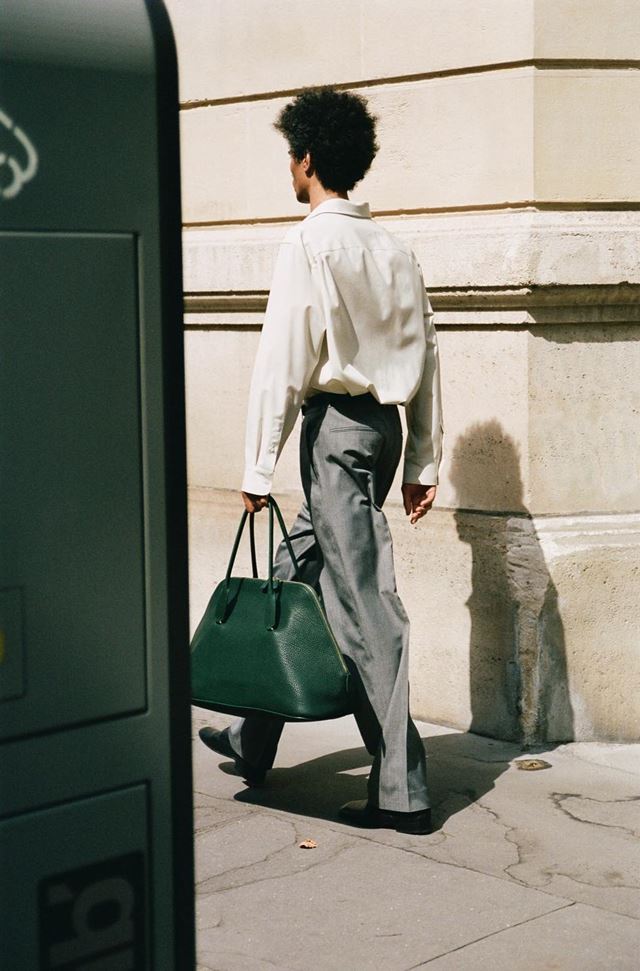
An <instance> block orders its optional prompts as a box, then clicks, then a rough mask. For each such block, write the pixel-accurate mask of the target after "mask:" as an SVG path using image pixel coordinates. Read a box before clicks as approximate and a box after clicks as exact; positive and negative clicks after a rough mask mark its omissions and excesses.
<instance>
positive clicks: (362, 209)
mask: <svg viewBox="0 0 640 971" xmlns="http://www.w3.org/2000/svg"><path fill="white" fill-rule="evenodd" d="M323 212H339V213H341V214H342V215H343V216H356V217H358V218H359V219H371V211H370V209H369V203H368V202H352V201H351V199H325V201H324V202H321V203H320V205H319V206H316V208H315V209H314V210H313V212H310V213H309V215H308V216H307V217H306V218H307V219H313V217H314V216H319V215H320V214H321V213H323Z"/></svg>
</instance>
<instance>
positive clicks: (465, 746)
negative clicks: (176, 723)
mask: <svg viewBox="0 0 640 971" xmlns="http://www.w3.org/2000/svg"><path fill="white" fill-rule="evenodd" d="M423 743H424V744H425V748H426V751H427V777H428V780H429V791H430V794H431V803H432V807H433V816H434V826H435V828H440V827H441V826H442V825H443V824H444V823H445V822H446V821H447V819H449V817H451V816H454V815H455V814H456V813H458V812H460V811H461V810H462V809H465V808H466V807H467V806H468V805H469V804H470V803H472V802H475V800H477V799H479V798H481V797H482V796H483V795H484V794H485V793H486V792H488V791H489V790H491V789H493V787H494V784H495V781H496V779H497V778H498V777H499V776H500V775H501V774H502V773H503V772H505V771H506V770H507V769H508V768H509V764H510V762H511V760H512V759H514V758H516V757H518V756H521V755H522V749H521V747H520V746H519V745H518V744H516V743H513V742H501V741H496V740H494V739H489V738H483V737H481V736H479V735H473V734H471V733H469V732H455V733H452V734H442V735H433V736H431V737H429V738H423ZM370 764H371V758H370V756H369V755H368V754H367V752H366V749H365V748H364V747H362V748H360V747H358V748H351V749H343V750H342V751H338V752H333V753H331V754H329V755H322V756H320V757H319V758H315V759H311V760H310V761H308V762H301V763H300V764H299V765H295V766H291V767H288V768H278V767H277V764H276V767H275V768H274V769H272V770H271V771H270V772H269V774H268V776H267V782H266V784H265V786H264V787H260V788H246V789H244V790H242V791H241V792H238V793H236V795H235V799H236V800H238V801H239V802H243V803H249V804H251V805H255V806H264V807H268V808H270V809H279V810H281V811H283V812H290V813H295V814H297V815H300V816H309V817H312V818H316V819H327V820H336V819H337V810H338V808H339V807H340V806H341V805H342V804H343V803H345V802H348V801H349V800H351V799H363V798H365V797H366V777H367V773H366V771H365V772H357V771H356V770H361V769H365V770H366V768H367V767H368V766H369V765H370ZM221 767H222V769H223V771H229V770H230V768H231V763H230V762H225V763H222V766H221Z"/></svg>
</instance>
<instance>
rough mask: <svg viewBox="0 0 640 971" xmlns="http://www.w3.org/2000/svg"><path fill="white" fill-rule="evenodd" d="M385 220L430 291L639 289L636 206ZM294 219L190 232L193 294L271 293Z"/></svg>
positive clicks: (187, 278)
mask: <svg viewBox="0 0 640 971" xmlns="http://www.w3.org/2000/svg"><path fill="white" fill-rule="evenodd" d="M379 219H380V222H381V223H382V224H383V225H384V226H386V227H387V228H388V229H389V230H390V231H391V232H393V233H395V234H397V235H398V236H399V237H400V238H402V239H403V240H404V241H405V242H406V243H407V244H408V245H409V246H411V247H412V249H413V250H414V252H415V253H416V256H417V257H418V259H419V261H420V264H421V266H422V268H423V271H424V276H425V282H426V285H427V289H428V290H429V292H433V291H435V292H439V291H447V290H453V291H454V293H455V291H457V290H463V291H464V292H468V293H480V292H482V291H491V290H493V291H505V290H509V291H522V290H527V289H530V290H532V291H534V292H535V291H536V288H558V287H589V288H591V289H593V290H594V292H597V287H598V286H599V287H602V286H609V287H611V286H616V285H619V284H640V261H639V260H638V252H640V211H638V210H605V211H599V210H598V211H573V210H557V211H546V210H545V211H541V210H535V209H526V210H509V209H505V210H504V211H500V212H494V211H490V212H459V213H447V214H439V215H435V214H431V215H403V216H400V215H398V216H383V217H379ZM294 223H295V220H291V221H287V222H278V223H266V224H265V223H260V224H253V223H246V224H241V225H231V226H229V225H218V226H214V225H212V226H208V227H206V228H202V227H200V228H187V229H185V231H184V234H183V247H184V286H185V290H186V291H187V292H188V293H189V294H207V293H215V294H222V293H229V294H247V295H248V294H252V295H254V296H255V295H259V294H261V293H262V294H266V293H267V291H268V288H269V285H270V282H271V275H272V273H273V266H274V262H275V258H276V254H277V251H278V246H279V244H280V241H281V240H282V238H283V236H284V234H285V232H286V231H287V229H288V228H289V226H291V225H293V224H294ZM594 284H595V285H596V286H595V287H594ZM505 299H511V298H510V297H509V296H508V294H507V295H506V297H505ZM514 299H515V298H514ZM541 299H543V298H541ZM636 299H637V297H636Z"/></svg>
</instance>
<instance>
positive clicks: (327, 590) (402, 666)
mask: <svg viewBox="0 0 640 971" xmlns="http://www.w3.org/2000/svg"><path fill="white" fill-rule="evenodd" d="M303 415H304V418H303V422H302V432H301V440H300V470H301V475H302V486H303V490H304V495H305V501H304V503H303V505H302V509H301V510H300V513H299V515H298V517H297V519H296V521H295V523H294V525H293V527H292V529H291V532H290V538H291V542H292V544H293V548H294V551H295V553H296V557H297V558H298V561H299V564H300V566H301V572H302V579H303V580H304V581H305V582H306V583H309V584H310V585H311V586H313V587H314V588H315V589H316V590H317V592H318V594H319V596H320V598H321V600H322V603H323V605H324V609H325V611H326V614H327V619H328V621H329V625H330V626H331V629H332V630H333V633H334V636H335V638H336V640H337V641H338V644H339V645H340V648H341V649H342V651H343V653H344V655H345V656H346V658H347V659H348V664H349V666H350V668H351V669H352V671H353V674H354V676H355V682H356V685H357V691H358V703H357V710H356V712H355V718H356V721H357V724H358V728H359V730H360V733H361V735H362V739H363V741H364V744H365V746H366V748H367V751H368V752H369V753H370V754H371V755H372V756H373V766H372V770H371V774H370V776H369V783H368V799H369V802H370V803H371V804H372V805H374V806H379V807H380V808H381V809H389V810H396V811H400V812H413V811H415V810H419V809H424V808H426V807H427V806H429V798H428V795H427V779H426V763H425V754H424V749H423V746H422V742H421V740H420V736H419V734H418V731H417V729H416V727H415V725H414V723H413V721H412V720H411V718H410V716H409V682H408V660H409V658H408V650H409V621H408V618H407V615H406V613H405V610H404V607H403V605H402V601H401V600H400V597H399V596H398V593H397V591H396V581H395V572H394V566H393V549H392V541H391V534H390V531H389V526H388V524H387V520H386V517H385V515H384V513H383V511H382V504H383V503H384V500H385V499H386V496H387V493H388V492H389V489H390V487H391V483H392V482H393V478H394V475H395V471H396V468H397V465H398V462H399V460H400V455H401V452H402V428H401V425H400V418H399V415H398V409H397V407H396V406H395V405H381V404H379V403H378V402H377V401H376V400H375V398H373V396H372V395H369V394H366V395H361V396H357V397H351V396H349V395H328V394H323V395H319V396H317V397H314V398H311V399H310V401H309V402H308V404H306V405H305V406H303ZM275 567H276V573H277V575H278V576H279V577H280V578H282V579H291V577H292V575H293V567H292V564H291V560H290V557H289V555H288V553H287V550H286V547H285V546H284V543H282V544H281V545H280V547H279V548H278V552H277V556H276V562H275ZM283 725H284V722H283V721H282V719H279V718H275V717H273V716H267V715H252V716H251V717H248V718H245V719H242V718H240V719H237V720H236V721H235V722H234V723H233V724H232V725H231V727H230V729H229V739H230V742H231V745H232V747H233V749H234V750H235V751H236V752H237V753H238V755H240V756H241V757H242V758H243V759H245V760H246V761H248V762H250V763H251V764H252V765H255V766H257V767H258V766H259V767H263V768H270V767H271V766H272V764H273V760H274V758H275V754H276V749H277V746H278V741H279V739H280V735H281V733H282V728H283Z"/></svg>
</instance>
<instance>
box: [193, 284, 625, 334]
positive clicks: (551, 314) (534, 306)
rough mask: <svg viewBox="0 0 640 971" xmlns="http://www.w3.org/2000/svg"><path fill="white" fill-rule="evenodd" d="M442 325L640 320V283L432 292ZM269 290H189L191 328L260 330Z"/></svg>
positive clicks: (472, 288) (488, 325) (527, 324)
mask: <svg viewBox="0 0 640 971" xmlns="http://www.w3.org/2000/svg"><path fill="white" fill-rule="evenodd" d="M429 297H430V299H431V304H432V306H433V309H434V312H435V317H434V320H435V323H436V326H437V327H439V328H442V327H496V326H499V327H531V326H535V325H547V326H548V325H558V324H586V323H597V324H616V323H632V322H636V321H637V322H638V323H640V284H609V285H607V284H604V285H594V286H566V287H559V286H555V287H519V288H513V289H511V288H503V289H500V288H491V287H487V288H486V289H478V288H477V287H469V288H464V287H457V288H456V287H450V288H448V289H442V290H432V289H430V290H429ZM267 298H268V293H267V292H265V291H258V292H254V293H250V292H245V293H185V295H184V309H185V326H186V327H188V328H190V329H192V328H203V329H210V328H215V327H234V328H236V327H237V328H240V329H244V328H255V327H260V326H261V325H262V319H263V317H264V312H265V309H266V305H267Z"/></svg>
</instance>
